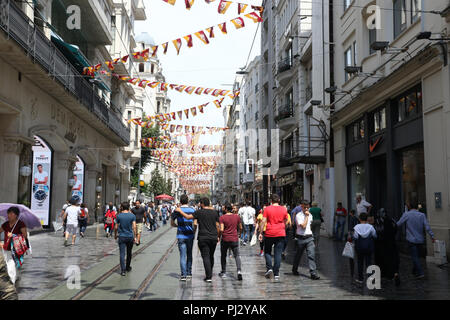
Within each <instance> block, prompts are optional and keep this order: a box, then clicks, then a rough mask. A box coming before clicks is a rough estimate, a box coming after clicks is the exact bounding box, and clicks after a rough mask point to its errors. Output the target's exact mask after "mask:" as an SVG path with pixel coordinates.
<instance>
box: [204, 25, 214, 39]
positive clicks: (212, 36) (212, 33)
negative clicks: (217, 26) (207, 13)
mask: <svg viewBox="0 0 450 320" xmlns="http://www.w3.org/2000/svg"><path fill="white" fill-rule="evenodd" d="M206 31H208V33H209V37H210V38H214V27H209V28H206Z"/></svg>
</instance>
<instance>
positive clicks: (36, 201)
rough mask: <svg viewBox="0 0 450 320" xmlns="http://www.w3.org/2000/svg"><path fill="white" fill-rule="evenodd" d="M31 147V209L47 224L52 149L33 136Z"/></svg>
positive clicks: (43, 223)
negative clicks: (32, 145)
mask: <svg viewBox="0 0 450 320" xmlns="http://www.w3.org/2000/svg"><path fill="white" fill-rule="evenodd" d="M34 140H35V145H34V147H33V174H32V178H33V181H32V194H31V210H32V211H33V213H34V214H35V215H36V216H38V217H39V219H40V220H41V224H42V225H43V226H48V225H49V217H50V192H51V176H50V175H51V171H52V150H51V149H50V148H49V146H48V145H47V144H46V143H45V142H44V141H43V140H42V139H41V138H39V137H37V136H35V137H34Z"/></svg>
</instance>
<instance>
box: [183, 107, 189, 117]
mask: <svg viewBox="0 0 450 320" xmlns="http://www.w3.org/2000/svg"><path fill="white" fill-rule="evenodd" d="M183 111H184V114H185V115H186V119H189V109H185V110H183Z"/></svg>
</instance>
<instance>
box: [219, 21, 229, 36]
mask: <svg viewBox="0 0 450 320" xmlns="http://www.w3.org/2000/svg"><path fill="white" fill-rule="evenodd" d="M219 29H220V31H222V33H224V34H227V23H226V22H224V23H221V24H219Z"/></svg>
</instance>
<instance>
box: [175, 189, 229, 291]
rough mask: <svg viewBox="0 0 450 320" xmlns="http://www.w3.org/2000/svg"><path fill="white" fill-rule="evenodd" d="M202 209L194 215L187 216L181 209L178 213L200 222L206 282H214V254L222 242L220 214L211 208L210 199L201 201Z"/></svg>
mask: <svg viewBox="0 0 450 320" xmlns="http://www.w3.org/2000/svg"><path fill="white" fill-rule="evenodd" d="M200 206H201V209H200V210H197V211H195V212H194V213H193V214H186V213H184V212H183V211H182V210H181V209H180V208H177V210H176V212H178V213H180V214H181V215H182V216H183V217H185V218H186V219H195V220H197V222H198V236H197V240H198V248H199V249H200V252H201V254H202V260H203V267H204V268H205V275H206V276H205V278H204V279H203V280H204V281H206V282H212V270H213V267H214V252H215V251H216V247H217V243H218V242H219V241H220V224H219V213H218V212H217V211H216V210H214V208H213V207H211V206H210V201H209V199H208V198H206V197H205V198H202V199H201V200H200Z"/></svg>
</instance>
